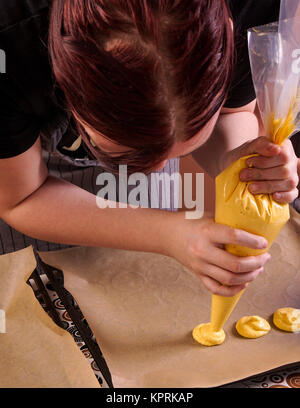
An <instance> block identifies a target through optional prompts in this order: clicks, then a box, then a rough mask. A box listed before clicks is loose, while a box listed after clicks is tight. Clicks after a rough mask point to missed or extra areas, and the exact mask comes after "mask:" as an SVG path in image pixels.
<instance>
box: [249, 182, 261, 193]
mask: <svg viewBox="0 0 300 408" xmlns="http://www.w3.org/2000/svg"><path fill="white" fill-rule="evenodd" d="M258 189H259V187H258V185H257V184H251V186H249V190H250V192H251V193H256V192H257V191H258Z"/></svg>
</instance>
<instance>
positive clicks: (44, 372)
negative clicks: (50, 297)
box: [0, 247, 100, 388]
mask: <svg viewBox="0 0 300 408" xmlns="http://www.w3.org/2000/svg"><path fill="white" fill-rule="evenodd" d="M35 266H36V261H35V258H34V254H33V251H32V248H31V247H29V248H26V249H24V250H22V251H18V252H15V253H12V254H7V255H3V256H1V257H0V279H1V284H0V309H2V310H3V311H4V312H5V326H6V327H5V328H6V333H0V350H1V351H0V388H56V387H57V388H80V387H82V388H99V387H100V386H99V383H98V381H97V379H96V377H95V375H94V373H93V371H92V370H91V368H90V367H89V364H88V363H87V360H86V358H85V357H84V355H83V354H82V353H81V351H80V350H79V348H78V347H77V346H76V344H75V342H74V340H73V339H72V337H71V335H70V334H69V333H67V332H66V331H65V330H63V329H61V328H59V327H58V326H57V325H56V324H55V323H53V321H52V319H51V318H50V317H49V316H48V315H47V313H46V312H44V310H43V308H42V307H41V306H40V304H39V302H38V301H37V299H36V298H35V296H34V294H33V291H32V289H31V287H30V286H28V285H27V284H26V281H27V279H28V278H29V276H30V275H31V273H32V272H33V270H34V269H35Z"/></svg>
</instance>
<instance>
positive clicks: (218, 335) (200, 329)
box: [193, 323, 226, 346]
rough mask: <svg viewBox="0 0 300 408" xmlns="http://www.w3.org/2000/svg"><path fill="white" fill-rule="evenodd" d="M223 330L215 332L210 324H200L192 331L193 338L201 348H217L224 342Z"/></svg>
mask: <svg viewBox="0 0 300 408" xmlns="http://www.w3.org/2000/svg"><path fill="white" fill-rule="evenodd" d="M225 337H226V335H225V332H224V330H220V331H215V330H213V329H212V326H211V324H210V323H202V324H199V325H198V326H196V327H195V328H194V330H193V338H194V340H196V341H197V342H198V343H200V344H202V345H203V346H217V345H218V344H222V343H223V341H224V340H225Z"/></svg>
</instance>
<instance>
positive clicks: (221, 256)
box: [208, 248, 271, 273]
mask: <svg viewBox="0 0 300 408" xmlns="http://www.w3.org/2000/svg"><path fill="white" fill-rule="evenodd" d="M212 255H213V256H211V258H213V259H212V260H208V262H211V263H213V264H214V265H217V266H218V267H221V268H222V269H226V270H227V271H230V272H232V273H245V272H251V271H254V270H257V269H259V268H261V267H263V266H264V265H265V264H266V263H267V262H268V261H269V260H270V258H271V255H270V254H268V253H265V254H262V255H258V256H245V257H241V256H235V255H233V254H230V253H229V252H227V251H224V250H223V249H219V248H216V250H215V251H212Z"/></svg>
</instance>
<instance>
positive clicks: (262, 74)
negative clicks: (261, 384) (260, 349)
mask: <svg viewBox="0 0 300 408" xmlns="http://www.w3.org/2000/svg"><path fill="white" fill-rule="evenodd" d="M248 44H249V55H250V63H251V70H252V77H253V82H254V87H255V91H256V96H257V103H258V107H259V109H260V113H261V117H262V121H263V123H264V127H265V131H266V135H267V136H268V137H269V139H270V140H271V141H272V142H273V143H276V144H278V145H281V144H282V143H283V142H284V141H285V140H286V139H287V138H288V137H291V136H292V135H293V134H294V133H295V132H296V131H298V130H299V127H300V126H299V124H300V123H299V122H300V115H299V111H300V0H282V1H281V11H280V19H279V22H277V23H272V24H268V25H266V26H261V27H255V28H252V29H251V30H249V31H248ZM253 156H257V155H249V156H246V157H242V158H241V159H239V160H238V161H236V162H234V163H233V164H231V165H230V166H229V167H228V168H227V169H225V170H224V171H223V172H222V173H220V174H219V175H218V176H217V178H216V208H215V210H216V211H215V222H216V223H219V224H224V225H228V226H230V227H233V228H238V229H242V230H245V231H247V232H250V233H252V234H255V235H260V236H263V237H264V238H266V239H267V241H268V243H269V245H268V247H267V248H266V249H264V250H255V249H250V248H246V247H241V246H237V245H226V247H225V249H226V250H227V251H228V252H230V253H232V254H234V255H237V256H253V255H259V254H262V253H264V252H267V251H269V249H270V247H271V245H272V244H273V242H274V240H275V239H276V237H277V235H278V234H279V232H280V230H281V229H282V227H283V226H284V225H285V223H286V222H287V221H288V220H289V217H290V213H289V205H288V204H279V203H277V202H276V201H275V200H273V198H272V195H271V194H259V195H253V194H251V193H250V191H249V190H248V187H249V185H250V183H248V182H242V181H240V177H239V174H240V172H241V170H242V169H244V168H247V163H246V162H247V159H249V158H250V157H253ZM270 290H271V288H270ZM244 291H245V289H244V290H242V291H241V292H239V293H238V294H236V295H235V296H233V297H224V296H219V295H212V302H211V322H210V323H207V324H201V325H199V326H197V327H196V328H195V329H194V331H193V336H194V338H195V339H196V340H197V341H199V342H200V343H202V344H204V345H207V346H211V345H216V344H221V343H222V342H223V341H224V339H225V333H224V332H223V326H224V325H225V323H226V321H227V319H228V318H229V316H230V314H231V312H232V311H233V309H234V308H235V306H236V304H237V303H238V301H239V299H240V297H241V296H242V294H243V292H244Z"/></svg>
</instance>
